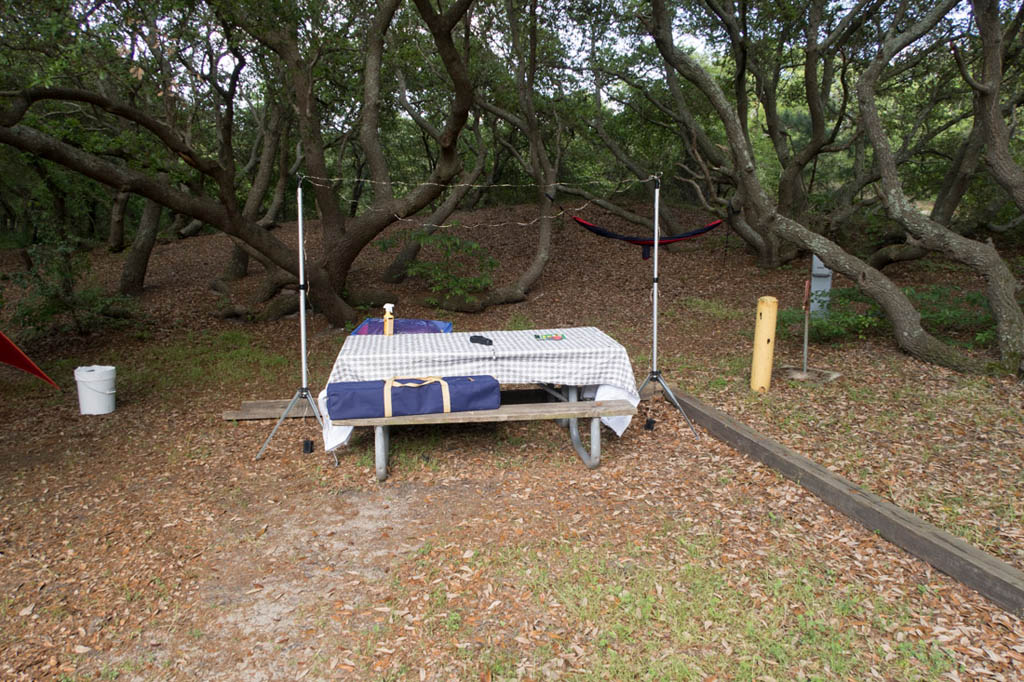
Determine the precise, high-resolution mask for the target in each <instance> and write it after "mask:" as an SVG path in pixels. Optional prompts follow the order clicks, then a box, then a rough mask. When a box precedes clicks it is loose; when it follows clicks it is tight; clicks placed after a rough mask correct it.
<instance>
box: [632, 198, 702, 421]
mask: <svg viewBox="0 0 1024 682" xmlns="http://www.w3.org/2000/svg"><path fill="white" fill-rule="evenodd" d="M660 198H661V178H654V247H653V248H654V284H653V288H652V289H651V300H652V301H653V312H652V317H653V319H652V325H651V326H652V327H653V334H652V342H651V372H650V374H648V375H647V378H646V379H644V383H642V384H640V393H643V390H644V387H645V386H647V384H648V383H649V382H651V381H654V382H657V383H658V384H660V385H661V391H662V393H664V394H665V397H666V398H668V399H669V402H671V403H672V404H673V405H675V408H676V409H677V410H679V412H680V414H682V415H683V419H685V420H686V423H687V424H689V426H690V430H691V431H693V437H694V438H696V439H697V440H700V434H698V433H697V429H695V428H694V427H693V422H691V421H690V418H689V417H688V416H686V411H685V410H684V409H683V406H682V405H680V404H679V401H678V400H677V399H676V396H675V394H674V393H672V389H671V388H669V386H668V383H666V382H665V379H664V377H662V376H661V371H660V370H659V369H658V250H659V248H660V242H661V230H660V226H659V216H658V208H659V203H660ZM650 423H651V424H653V421H652V422H650Z"/></svg>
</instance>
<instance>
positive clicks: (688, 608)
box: [0, 208, 1024, 680]
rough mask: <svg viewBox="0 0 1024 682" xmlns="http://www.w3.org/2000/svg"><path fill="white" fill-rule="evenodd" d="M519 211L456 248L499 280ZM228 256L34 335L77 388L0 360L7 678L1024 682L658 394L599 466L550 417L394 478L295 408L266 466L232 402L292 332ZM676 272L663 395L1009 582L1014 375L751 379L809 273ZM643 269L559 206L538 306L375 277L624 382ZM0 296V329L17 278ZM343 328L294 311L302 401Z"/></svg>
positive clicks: (679, 257) (740, 268) (39, 353)
mask: <svg viewBox="0 0 1024 682" xmlns="http://www.w3.org/2000/svg"><path fill="white" fill-rule="evenodd" d="M584 215H585V216H587V215H588V214H586V213H584ZM589 217H591V218H592V219H595V220H600V221H601V222H602V223H603V224H610V225H612V226H613V227H615V228H617V229H621V230H622V231H628V229H629V228H628V226H624V225H617V224H615V223H614V221H613V220H612V219H610V218H608V217H606V216H601V215H600V214H595V215H593V216H589ZM693 220H694V221H699V220H700V218H699V217H694V218H693ZM530 222H531V220H530V209H529V208H522V209H508V208H503V209H488V210H485V211H478V212H474V213H473V214H468V215H465V216H461V217H460V225H462V226H463V228H462V229H464V230H466V231H465V232H460V234H462V235H464V236H468V237H470V238H472V239H475V240H477V241H479V242H480V243H481V244H483V245H485V246H486V247H487V248H488V250H489V251H490V252H491V253H492V254H493V255H494V256H495V257H496V258H497V259H498V260H499V261H500V263H501V264H500V266H499V268H498V270H497V271H496V272H495V275H494V276H495V279H496V280H497V281H499V282H500V281H507V280H508V279H510V278H511V277H513V276H514V274H515V273H516V272H517V271H518V269H520V268H522V267H523V266H524V264H525V263H526V262H527V260H528V259H529V258H530V256H531V255H532V253H531V250H532V248H533V244H532V235H533V232H532V231H531V230H532V229H534V228H533V227H532V226H531V225H530ZM311 232H312V235H313V236H311V238H310V244H309V245H308V246H309V248H310V250H311V251H313V252H315V250H316V248H317V244H316V242H315V230H312V231H311ZM279 235H280V236H281V237H282V238H284V239H288V238H289V235H288V233H287V230H280V231H279ZM292 238H293V237H292ZM229 251H230V243H229V242H228V240H227V239H226V238H224V237H222V236H215V235H211V236H203V237H199V238H195V239H190V240H185V241H181V242H176V241H175V242H165V243H161V244H160V245H158V247H157V250H156V252H155V253H154V257H153V262H152V265H151V269H150V273H149V275H148V278H147V290H146V292H145V294H144V295H143V297H142V301H141V307H142V309H143V310H145V312H146V315H147V318H146V319H147V322H146V323H145V324H143V325H140V326H138V327H135V328H133V329H129V330H125V331H120V332H116V333H111V334H108V335H103V336H99V337H92V338H85V339H61V340H60V343H49V344H45V343H43V344H36V345H34V346H31V347H29V348H27V350H29V352H30V354H31V355H32V356H33V358H34V359H35V360H36V361H37V362H39V364H40V365H41V366H43V368H44V369H45V370H46V371H47V372H48V373H49V374H50V375H51V376H53V377H54V378H55V379H56V380H57V381H58V383H60V384H61V385H62V386H63V387H64V389H65V390H64V391H63V392H62V393H56V392H54V391H52V390H50V389H48V388H46V387H45V386H44V385H43V384H41V383H39V382H37V381H35V380H33V379H31V378H29V377H27V376H24V375H21V374H18V373H16V372H15V371H14V370H8V369H6V368H0V386H2V391H3V395H4V400H3V403H2V405H0V418H2V423H3V424H4V426H3V427H2V428H0V622H3V624H4V625H3V628H2V632H0V678H3V679H64V680H88V679H122V680H134V679H139V680H151V679H167V680H179V679H239V680H243V679H244V680H258V679H265V680H272V679H274V680H276V679H310V680H312V679H380V680H383V679H411V680H427V679H430V680H448V679H455V680H505V679H509V680H511V679H574V680H600V679H614V680H619V679H665V680H669V679H671V680H676V679H715V678H717V679H779V680H782V679H872V678H874V679H893V680H905V679H1017V678H1020V677H1021V674H1022V670H1024V626H1022V623H1021V622H1020V621H1019V620H1018V619H1016V618H1014V617H1012V616H1010V615H1008V614H1006V613H1005V612H1003V611H1002V610H1000V609H999V608H997V607H995V606H993V605H992V604H991V603H989V602H988V601H986V600H985V599H984V598H982V597H980V596H979V595H977V594H976V593H974V592H973V591H971V590H969V589H967V588H964V587H963V586H961V585H959V584H958V583H956V582H955V581H952V580H951V579H949V578H947V577H946V576H944V575H942V574H939V573H937V572H935V571H933V570H932V569H931V568H930V567H928V566H927V565H926V564H924V563H922V562H920V561H918V560H916V559H914V558H912V557H910V556H909V555H907V554H906V553H905V552H903V551H901V550H899V549H898V548H896V547H894V546H893V545H891V544H889V543H887V542H885V541H884V540H882V539H880V538H879V537H877V536H876V535H874V534H871V533H868V532H866V531H865V530H863V529H862V528H861V527H859V526H857V525H856V524H854V523H852V522H851V521H849V520H847V519H846V518H845V517H843V516H842V515H841V514H839V513H838V512H836V511H834V510H832V509H831V508H829V507H827V506H826V505H824V504H823V503H821V502H820V501H819V500H817V499H816V498H815V497H813V496H812V495H810V494H808V493H806V492H805V491H804V490H803V489H801V488H800V487H799V486H798V485H796V484H794V483H791V482H789V481H786V480H784V479H782V478H781V477H779V476H778V475H776V474H774V473H773V472H772V471H771V470H769V469H767V468H765V467H763V466H761V465H759V464H756V463H754V462H751V461H750V460H748V459H747V458H746V457H744V456H743V455H741V454H740V453H737V452H735V451H734V450H732V449H731V448H729V447H727V446H725V445H724V444H722V443H719V442H717V441H715V440H714V439H712V438H710V437H709V436H708V435H707V434H702V437H701V439H700V440H695V439H694V438H693V435H692V434H691V433H690V431H689V428H688V427H687V426H686V423H685V421H684V420H683V419H682V417H681V416H680V415H679V414H678V413H676V412H674V411H673V410H672V409H671V408H670V407H668V406H667V404H666V403H665V402H664V401H662V400H661V399H660V398H659V399H655V400H652V401H650V402H647V403H644V404H642V406H641V414H640V415H639V416H638V418H637V419H636V420H634V424H633V426H631V427H630V429H629V430H627V432H626V433H625V434H624V436H623V437H622V438H621V439H615V438H614V437H612V436H606V442H605V447H604V452H603V457H602V460H603V463H602V465H601V467H599V468H598V469H596V470H594V471H588V470H586V469H585V468H584V467H583V466H582V464H581V463H580V462H579V461H578V460H577V459H576V458H575V455H574V454H573V453H572V450H571V447H570V446H569V443H568V439H567V438H566V437H565V434H564V432H562V431H560V429H559V428H558V427H557V426H556V425H555V424H552V423H543V422H539V423H513V424H501V425H476V426H458V427H455V426H452V427H432V428H426V427H423V428H410V429H403V430H398V431H396V432H395V434H394V436H393V440H392V464H393V466H392V475H391V478H390V479H389V480H388V481H387V482H385V483H384V484H377V483H376V482H375V481H374V478H373V465H372V452H373V442H372V434H371V433H361V434H357V435H356V436H355V437H354V439H353V443H352V444H351V445H350V446H349V447H348V448H347V449H345V450H344V451H342V452H341V454H340V460H341V463H340V466H338V467H334V466H332V463H333V460H331V458H330V457H329V456H327V455H325V454H324V453H323V452H322V451H321V450H319V449H318V451H317V452H316V453H315V454H313V455H305V454H303V453H302V451H301V441H302V440H303V439H304V438H316V437H317V430H316V426H315V423H314V422H312V421H311V420H308V419H292V420H288V421H287V423H286V424H285V425H284V426H282V428H281V430H280V431H279V432H278V434H277V435H276V436H275V438H274V440H273V441H272V442H271V445H270V448H269V449H268V452H267V457H266V458H265V459H264V460H263V461H261V462H254V461H252V457H253V455H254V454H255V452H256V451H257V450H258V449H259V446H260V445H261V444H262V442H263V440H264V439H265V438H266V437H267V435H268V434H269V432H270V429H271V427H272V423H271V422H240V423H233V422H226V421H224V420H223V419H221V413H222V412H223V411H224V410H226V409H230V408H234V407H237V405H238V403H240V402H241V401H242V400H253V399H263V398H288V397H291V395H292V394H293V393H294V391H295V390H296V389H297V388H298V383H299V379H300V374H299V357H298V349H299V346H298V328H297V320H296V319H295V318H291V319H285V320H281V321H279V322H273V323H266V324H259V325H257V324H239V323H232V322H228V321H223V320H219V319H217V318H216V317H215V313H216V311H217V309H218V306H219V305H221V300H220V298H219V297H218V296H217V295H215V294H213V293H212V292H211V291H210V290H209V288H208V283H209V282H210V280H211V279H213V278H215V277H216V276H217V274H218V271H219V268H220V267H221V265H222V263H223V261H224V259H225V258H226V256H227V254H228V253H229ZM8 256H9V254H5V255H4V259H5V260H4V265H5V266H10V267H17V261H16V259H14V258H13V257H8ZM388 256H389V254H388V253H383V252H381V251H380V250H377V249H369V250H367V252H366V253H365V254H364V255H363V256H361V258H360V260H359V261H358V263H357V266H358V271H357V272H356V273H355V274H354V276H353V286H374V287H377V288H380V287H381V286H382V285H380V283H379V282H377V281H376V278H375V273H376V272H379V270H380V267H381V265H382V264H383V263H386V261H387V258H388ZM427 257H429V254H427ZM92 259H93V271H92V277H93V278H94V281H95V282H96V283H97V284H99V285H100V286H105V287H112V286H113V285H114V283H116V281H117V277H118V276H119V269H118V268H119V263H120V257H119V256H114V255H110V254H107V253H104V252H103V251H101V250H97V251H96V252H94V253H93V254H92ZM660 265H661V278H660V294H661V298H660V303H661V319H660V326H659V365H660V368H661V369H662V371H663V372H664V373H665V375H666V377H667V378H668V379H669V381H670V382H671V383H672V384H673V385H677V386H680V387H681V388H682V389H683V390H686V391H687V392H690V393H692V394H694V395H696V396H697V397H699V398H700V399H702V400H704V401H706V402H708V403H710V404H712V405H714V406H716V407H718V408H719V409H722V410H724V411H726V412H727V413H729V414H731V415H732V416H734V417H736V418H737V419H739V420H741V421H744V422H745V423H747V424H749V425H751V426H752V427H754V428H756V429H758V430H760V431H762V432H763V433H765V434H766V435H768V436H770V437H772V438H775V439H777V440H779V441H780V442H783V443H785V444H786V445H788V446H790V447H792V448H793V449H795V450H797V451H798V452H800V453H802V454H804V455H805V456H808V457H811V458H812V459H815V460H816V461H818V462H821V463H822V464H824V465H825V466H828V467H829V468H831V469H833V470H834V471H836V472H837V473H840V474H842V475H844V476H846V477H848V478H850V479H851V480H853V481H855V482H856V483H858V484H860V485H863V486H865V487H866V488H869V489H870V490H872V491H873V492H875V493H877V494H879V495H881V496H883V497H885V498H887V499H889V500H891V501H893V502H895V503H897V504H900V505H901V506H903V507H904V508H907V509H909V510H911V511H913V512H914V513H916V514H919V515H920V516H922V517H923V518H926V519H927V520H929V521H930V522H932V523H934V524H936V525H939V526H941V527H943V528H945V529H947V530H949V531H951V532H953V533H956V534H958V535H960V536H961V537H963V538H964V539H966V540H968V541H969V542H972V543H974V544H976V545H978V546H980V547H982V548H984V549H985V550H986V551H989V552H991V553H993V554H995V555H997V556H999V557H1000V558H1002V559H1003V560H1005V561H1007V562H1010V563H1011V564H1013V565H1015V566H1017V567H1018V568H1024V542H1022V533H1024V524H1022V523H1021V518H1022V514H1024V502H1022V495H1021V486H1022V485H1024V466H1022V462H1021V454H1022V453H1024V417H1022V413H1024V389H1022V387H1021V385H1020V383H1019V382H1017V381H1015V380H1013V379H1011V378H998V377H973V376H966V375H961V374H957V373H955V372H950V371H947V370H943V369H940V368H935V367H932V366H928V365H924V364H922V363H919V362H917V361H915V360H913V359H911V358H908V357H906V356H904V355H902V354H901V353H899V352H898V350H896V349H895V347H894V346H893V344H892V343H891V342H890V341H888V340H887V339H885V338H881V337H879V338H876V337H868V338H865V339H856V340H853V341H846V342H842V343H840V344H835V345H827V344H816V345H814V346H812V347H811V349H810V365H811V366H812V367H818V368H825V369H830V370H834V371H838V372H840V373H841V375H842V376H841V377H840V378H839V379H838V380H837V381H835V382H831V383H825V384H810V383H803V382H793V381H788V380H786V379H785V378H784V376H783V375H782V374H781V373H777V374H776V376H775V379H774V383H773V387H772V389H771V391H770V392H769V393H768V394H766V395H755V394H751V393H750V392H749V389H748V388H747V381H748V372H749V358H750V342H751V339H752V326H753V324H752V323H753V317H754V306H755V304H756V300H757V298H758V297H759V296H764V295H773V296H776V297H777V298H779V300H780V305H781V307H784V308H785V307H793V308H795V307H799V305H800V300H801V297H802V292H803V284H802V282H803V279H804V278H805V277H806V274H807V273H806V271H807V267H808V266H807V263H806V261H804V260H802V261H799V262H797V263H795V264H793V265H792V266H790V267H787V268H783V269H781V270H777V271H762V270H758V269H757V268H756V267H754V264H753V263H752V259H751V257H750V256H749V255H748V254H746V253H745V252H744V251H743V250H742V249H741V248H740V246H739V244H738V242H737V240H736V238H735V237H733V238H731V240H730V239H728V238H726V237H725V236H724V235H714V234H713V235H711V236H709V237H706V238H704V239H702V240H696V241H693V242H689V243H687V244H686V245H685V246H684V248H683V249H682V250H681V251H679V252H675V253H671V254H663V257H662V258H661V261H660ZM650 266H651V263H650V261H646V262H645V261H643V260H641V259H640V257H639V252H638V250H633V248H631V247H625V246H623V245H621V244H617V243H614V242H611V241H608V240H602V239H599V238H597V237H593V236H591V235H589V234H580V233H579V232H577V231H574V230H573V228H571V227H570V226H569V225H562V226H560V227H559V228H557V229H556V234H555V241H554V246H553V250H552V262H551V264H550V265H549V267H548V269H547V271H546V273H545V275H544V277H543V278H542V279H541V281H540V283H539V284H538V286H537V288H536V290H535V291H534V292H533V293H532V295H531V299H530V300H529V301H528V302H526V303H524V304H521V305H516V306H508V307H503V308H497V309H493V310H490V311H487V312H486V313H483V314H480V315H464V314H446V313H441V312H438V311H436V310H433V309H430V308H428V307H423V306H420V305H416V304H413V303H411V300H412V298H411V297H412V295H413V294H414V293H415V292H416V291H417V289H418V288H422V282H416V281H410V282H407V283H405V284H402V285H395V286H393V289H394V291H395V295H396V297H397V298H398V301H399V308H398V310H399V314H400V315H402V316H407V317H444V318H445V319H451V320H453V322H454V323H455V328H456V329H458V330H461V331H471V330H486V329H500V328H530V327H567V326H580V325H596V326H598V327H600V328H602V329H604V330H605V331H606V332H608V333H609V334H611V335H612V336H613V337H615V338H616V339H617V340H619V341H620V342H621V343H623V345H625V346H626V348H627V349H628V350H629V352H630V356H631V358H632V359H633V362H634V369H635V373H636V376H637V378H638V379H642V378H643V377H644V376H646V373H647V370H648V368H649V362H650V351H651V346H650V300H649V297H648V295H649V287H650V276H651V270H650ZM900 267H901V269H900V270H898V271H897V273H896V277H897V278H898V279H899V280H900V281H901V283H906V284H907V285H908V286H909V285H916V286H923V285H926V284H928V283H943V284H948V285H952V286H956V287H961V288H964V289H970V288H972V287H973V288H978V287H979V286H980V283H977V282H974V281H973V280H972V278H971V277H970V276H969V274H968V273H966V272H964V271H963V270H962V269H959V268H955V267H952V268H951V267H948V266H946V265H945V264H939V265H936V264H930V263H929V262H927V261H926V262H923V263H919V264H912V265H906V266H900ZM260 274H261V271H260V268H259V266H258V265H257V266H254V267H253V268H252V273H251V274H250V275H249V276H248V277H247V278H246V279H245V280H242V281H240V282H238V283H235V284H233V285H232V287H233V288H232V291H233V293H232V299H233V301H235V302H237V303H239V304H251V303H252V302H253V299H254V296H255V292H256V290H257V289H258V284H259V278H260ZM1018 274H1024V273H1018ZM4 284H5V289H4V296H5V301H7V303H8V307H7V308H5V311H4V312H5V314H8V312H9V309H10V307H11V306H12V305H13V304H14V302H16V300H17V297H18V295H19V294H18V292H17V291H16V289H15V288H14V287H12V286H11V285H10V284H9V283H6V282H5V283H4ZM838 284H839V283H837V285H838ZM371 314H373V312H368V315H371ZM343 339H344V331H343V330H336V329H330V328H328V327H327V326H326V325H325V324H324V322H323V320H322V318H319V317H318V316H316V315H313V316H312V317H311V318H310V340H309V363H310V378H311V384H312V386H313V388H314V389H319V387H320V382H322V381H323V380H324V378H325V377H326V375H327V373H328V371H329V368H330V366H331V364H332V363H333V360H334V356H335V355H336V353H337V351H338V349H339V348H340V346H341V343H342V341H343ZM973 352H978V353H984V352H986V351H985V350H984V349H980V350H977V351H973ZM801 353H802V349H801V345H800V338H799V334H795V333H789V334H788V335H783V336H781V337H780V339H779V341H778V346H777V349H776V365H777V366H781V365H786V364H789V365H799V364H800V360H801ZM85 364H111V365H115V366H116V367H117V391H118V392H117V409H116V410H115V412H113V413H112V414H110V415H104V416H83V415H80V414H78V404H77V397H76V394H75V386H74V379H73V374H72V373H73V370H74V368H75V367H76V366H80V365H85ZM647 418H652V419H654V420H655V427H654V429H653V430H650V431H648V430H644V429H643V428H642V424H643V421H644V420H645V419H647Z"/></svg>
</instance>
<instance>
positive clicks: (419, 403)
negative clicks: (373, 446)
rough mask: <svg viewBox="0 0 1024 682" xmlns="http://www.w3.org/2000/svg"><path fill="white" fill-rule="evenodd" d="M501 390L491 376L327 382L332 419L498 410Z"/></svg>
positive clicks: (328, 406)
mask: <svg viewBox="0 0 1024 682" xmlns="http://www.w3.org/2000/svg"><path fill="white" fill-rule="evenodd" d="M500 406H501V389H500V386H499V384H498V381H497V379H495V378H494V377H492V376H486V375H481V376H470V377H426V378H409V379H388V380H387V381H380V380H378V381H340V382H335V383H333V384H327V415H328V416H329V417H330V418H331V419H368V418H376V417H399V416H403V415H408V414H431V413H436V412H465V411H466V410H496V409H498V407H500Z"/></svg>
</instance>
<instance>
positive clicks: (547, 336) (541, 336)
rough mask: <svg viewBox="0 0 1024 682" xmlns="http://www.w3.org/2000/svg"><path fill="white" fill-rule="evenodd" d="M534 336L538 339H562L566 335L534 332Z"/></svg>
mask: <svg viewBox="0 0 1024 682" xmlns="http://www.w3.org/2000/svg"><path fill="white" fill-rule="evenodd" d="M533 338H535V339H537V340H538V341H561V340H562V339H564V338H565V336H564V335H562V334H534V335H533Z"/></svg>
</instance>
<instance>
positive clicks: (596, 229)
mask: <svg viewBox="0 0 1024 682" xmlns="http://www.w3.org/2000/svg"><path fill="white" fill-rule="evenodd" d="M572 219H573V220H575V221H576V222H577V223H579V224H580V226H581V227H585V228H587V229H588V230H590V231H591V232H593V233H594V234H596V235H598V236H599V237H608V238H609V239H618V240H620V241H624V242H629V243H630V244H636V245H637V246H641V247H643V257H644V260H647V259H648V258H650V257H651V247H653V246H654V238H653V237H628V236H626V235H624V234H617V233H615V232H612V231H611V230H606V229H604V228H603V227H600V226H598V225H595V224H594V223H591V222H588V221H586V220H584V219H583V218H577V217H576V216H573V217H572ZM721 224H722V221H721V220H720V219H719V220H716V221H714V222H711V223H708V224H707V225H705V226H704V227H698V228H697V229H696V230H690V231H689V232H683V233H681V234H672V235H667V236H664V237H662V238H660V239H659V240H658V245H659V246H665V245H666V244H674V243H675V242H681V241H683V240H684V239H692V238H694V237H699V236H700V235H702V234H704V233H705V232H710V231H711V230H713V229H715V228H716V227H718V226H719V225H721Z"/></svg>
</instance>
